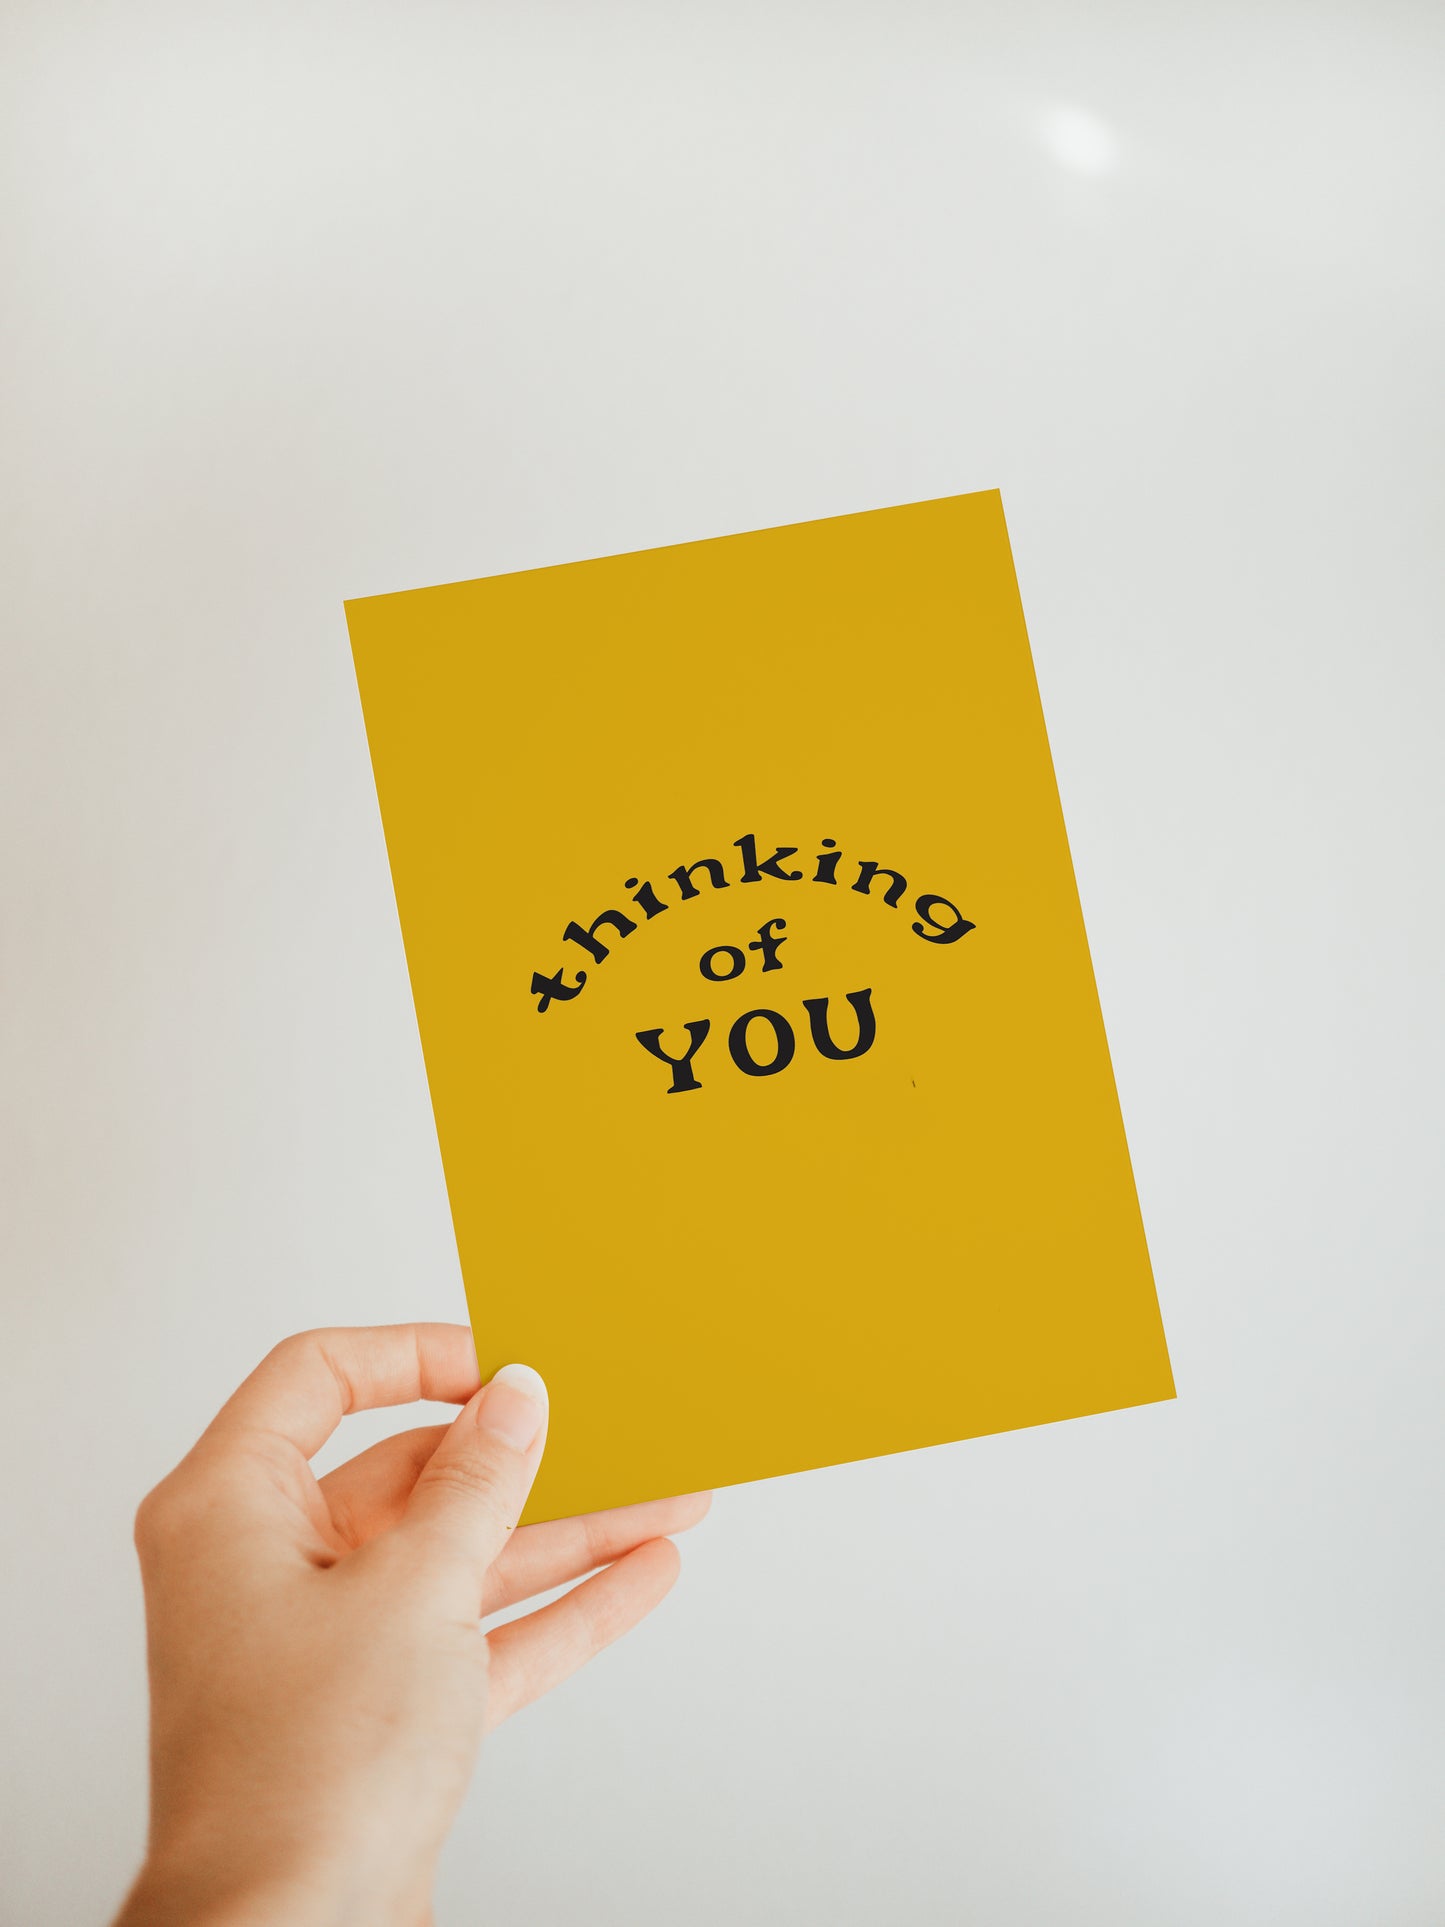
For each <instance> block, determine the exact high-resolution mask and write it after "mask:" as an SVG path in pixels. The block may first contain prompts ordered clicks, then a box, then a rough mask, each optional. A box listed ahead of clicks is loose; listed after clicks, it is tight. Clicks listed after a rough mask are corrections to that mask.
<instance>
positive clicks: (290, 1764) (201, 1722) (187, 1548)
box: [118, 1325, 708, 1927]
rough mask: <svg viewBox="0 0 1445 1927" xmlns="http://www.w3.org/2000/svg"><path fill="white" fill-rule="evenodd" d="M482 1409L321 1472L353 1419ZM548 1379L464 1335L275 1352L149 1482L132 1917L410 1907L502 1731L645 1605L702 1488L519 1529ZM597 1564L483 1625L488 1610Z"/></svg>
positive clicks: (375, 1914)
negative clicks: (413, 1404)
mask: <svg viewBox="0 0 1445 1927" xmlns="http://www.w3.org/2000/svg"><path fill="white" fill-rule="evenodd" d="M417 1398H428V1399H441V1400H445V1401H447V1402H449V1403H453V1404H462V1405H463V1410H462V1412H461V1414H460V1416H459V1417H458V1418H457V1419H456V1421H455V1422H454V1423H453V1424H452V1425H451V1426H441V1425H432V1426H422V1427H420V1428H419V1429H417V1430H415V1431H410V1432H403V1433H400V1434H398V1435H397V1436H395V1437H393V1438H390V1439H386V1440H384V1441H383V1442H382V1443H381V1444H379V1445H375V1446H373V1447H372V1448H371V1450H370V1451H368V1452H363V1453H361V1454H360V1455H359V1456H358V1457H357V1458H354V1459H352V1460H351V1461H350V1462H349V1463H348V1464H346V1465H343V1466H341V1467H339V1468H338V1470H336V1471H335V1472H332V1473H329V1474H328V1475H327V1476H326V1477H325V1478H324V1479H321V1480H319V1481H318V1480H317V1479H316V1478H315V1477H314V1476H313V1474H312V1471H311V1467H310V1464H309V1463H308V1461H309V1460H310V1459H311V1457H312V1455H313V1454H314V1453H316V1452H318V1451H319V1450H320V1449H321V1447H322V1446H323V1445H324V1444H325V1442H326V1440H327V1439H328V1438H329V1437H330V1436H331V1434H332V1432H333V1431H334V1430H335V1429H336V1425H337V1422H338V1421H339V1420H340V1419H341V1417H342V1416H343V1415H344V1414H345V1413H347V1412H358V1411H363V1410H366V1409H368V1408H370V1407H373V1406H379V1405H399V1404H403V1403H405V1402H408V1401H410V1400H412V1399H417ZM546 1423H547V1407H546V1393H545V1389H544V1388H543V1386H542V1381H541V1380H540V1379H539V1378H538V1377H537V1375H536V1373H535V1372H532V1371H529V1370H528V1369H527V1367H525V1366H519V1365H509V1366H507V1367H506V1368H505V1369H504V1370H503V1371H502V1372H499V1373H498V1374H497V1376H496V1377H495V1378H494V1379H493V1380H492V1381H491V1383H490V1384H489V1385H487V1386H486V1387H484V1388H482V1389H480V1390H479V1389H478V1379H477V1366H476V1355H475V1353H474V1351H473V1349H472V1339H471V1334H470V1332H468V1331H467V1329H466V1327H465V1326H460V1325H392V1326H377V1327H373V1328H371V1329H359V1330H350V1331H323V1332H308V1333H306V1334H305V1335H303V1336H301V1337H298V1338H288V1339H287V1340H286V1341H285V1343H284V1344H281V1345H278V1346H277V1348H276V1349H275V1351H273V1352H272V1353H271V1354H270V1356H269V1357H268V1358H266V1359H265V1360H264V1361H263V1363H262V1364H261V1365H260V1366H259V1367H258V1368H257V1370H256V1371H255V1372H253V1373H252V1374H251V1376H250V1378H248V1379H247V1380H246V1382H245V1384H244V1385H243V1386H242V1387H241V1389H240V1390H239V1391H238V1392H237V1393H236V1394H235V1396H234V1397H233V1398H232V1399H231V1400H230V1401H229V1402H228V1403H227V1404H226V1405H225V1406H224V1407H223V1408H222V1410H221V1411H220V1413H219V1414H218V1416H217V1417H216V1418H215V1419H214V1420H213V1421H212V1423H211V1425H210V1426H209V1427H208V1428H207V1430H206V1432H205V1433H204V1434H203V1436H202V1437H201V1439H200V1441H199V1442H198V1443H197V1444H196V1446H195V1447H194V1448H193V1449H192V1451H191V1452H190V1453H189V1454H188V1455H187V1457H186V1458H185V1459H184V1460H183V1461H182V1462H181V1464H180V1465H179V1466H177V1468H176V1470H175V1471H174V1472H172V1473H171V1474H170V1476H169V1477H168V1478H166V1479H164V1480H162V1482H161V1484H160V1485H158V1486H157V1487H156V1489H155V1491H154V1492H152V1493H151V1494H150V1496H149V1497H148V1498H147V1499H146V1500H145V1501H144V1503H143V1504H142V1506H141V1508H140V1512H139V1514H138V1516H137V1519H136V1545H137V1548H138V1550H139V1553H140V1562H141V1572H142V1577H143V1579H144V1582H145V1594H146V1623H147V1632H148V1644H149V1652H150V1676H151V1832H150V1842H149V1847H148V1852H147V1858H146V1864H145V1867H144V1869H143V1870H142V1873H141V1876H140V1879H139V1880H138V1882H137V1883H136V1886H135V1888H134V1890H133V1891H132V1893H131V1896H130V1899H129V1900H128V1901H127V1903H126V1906H125V1908H124V1910H123V1911H122V1913H121V1916H120V1921H119V1923H118V1927H160V1924H161V1923H171V1922H176V1923H180V1922H185V1923H186V1927H201V1923H217V1924H218V1927H219V1923H223V1922H224V1923H226V1927H232V1923H234V1924H235V1927H243V1924H244V1927H250V1924H251V1923H257V1927H259V1924H260V1923H262V1922H264V1923H266V1927H312V1923H316V1927H322V1923H326V1924H327V1927H329V1924H330V1923H333V1922H335V1923H342V1922H345V1923H346V1927H372V1923H375V1927H383V1924H384V1927H413V1923H417V1922H424V1921H425V1920H427V1919H428V1918H429V1908H430V1893H431V1886H432V1879H433V1873H434V1869H435V1865H436V1857H437V1853H438V1850H439V1848H440V1846H441V1843H442V1840H443V1838H444V1837H445V1835H446V1831H447V1828H448V1826H449V1825H450V1823H451V1821H452V1819H453V1817H454V1815H455V1813H456V1810H457V1807H458V1805H459V1803H460V1801H461V1798H462V1794H463V1792H464V1791H465V1788H466V1784H467V1779H468V1776H469V1774H470V1772H471V1768H472V1764H473V1761H474V1759H475V1756H476V1751H477V1747H478V1745H479V1743H480V1741H481V1738H482V1734H483V1732H484V1731H486V1730H487V1729H489V1728H490V1727H493V1726H495V1725H496V1724H497V1722H498V1721H499V1720H503V1719H505V1718H506V1717H507V1715H508V1714H509V1713H513V1712H515V1711H516V1710H517V1708H518V1707H519V1706H524V1705H526V1703H527V1702H528V1701H529V1700H533V1699H536V1698H537V1697H538V1695H539V1694H541V1693H545V1692H546V1691H547V1690H548V1689H549V1688H550V1687H552V1686H555V1685H556V1684H557V1683H558V1681H559V1680H563V1679H565V1678H566V1677H567V1676H568V1674H570V1673H573V1672H575V1671H576V1669H577V1668H578V1667H579V1666H581V1665H583V1664H584V1663H585V1662H586V1661H587V1660H588V1659H590V1658H591V1657H592V1655H593V1654H594V1653H596V1652H598V1651H599V1650H600V1649H601V1648H602V1647H603V1646H606V1645H607V1644H609V1642H610V1641H612V1640H614V1639H616V1638H617V1637H618V1636H619V1635H620V1634H622V1633H625V1632H626V1631H627V1630H628V1629H629V1628H630V1627H632V1626H634V1625H636V1623H637V1622H638V1620H640V1619H641V1618H642V1617H643V1616H644V1615H645V1614H646V1613H648V1612H650V1611H651V1610H652V1608H653V1607H654V1606H655V1605H656V1604H657V1603H658V1601H659V1600H660V1599H661V1598H662V1597H663V1595H664V1594H665V1593H666V1592H667V1591H668V1589H669V1587H670V1586H671V1585H672V1582H673V1580H674V1579H675V1578H676V1576H677V1568H678V1559H677V1553H676V1551H675V1549H674V1548H673V1546H672V1545H671V1543H670V1542H669V1541H668V1540H667V1538H665V1537H664V1536H663V1535H665V1534H667V1533H670V1532H677V1531H680V1530H682V1529H683V1528H684V1527H686V1526H690V1525H692V1524H693V1523H694V1522H695V1521H696V1520H698V1519H700V1518H701V1517H702V1515H703V1513H704V1512H705V1511H706V1510H707V1505H708V1499H707V1497H706V1495H702V1496H698V1497H693V1498H684V1499H664V1500H659V1501H658V1502H656V1503H655V1504H650V1505H639V1506H631V1507H627V1508H624V1509H623V1510H621V1511H617V1512H601V1513H595V1514H593V1515H592V1516H591V1517H590V1518H581V1519H564V1520H559V1521H557V1522H555V1523H551V1524H546V1525H535V1526H527V1527H524V1528H523V1529H522V1530H521V1531H515V1530H514V1527H515V1524H516V1520H517V1517H518V1515H519V1513H520V1512H521V1509H522V1505H523V1503H524V1501H525V1499H526V1496H527V1493H528V1491H529V1490H530V1488H531V1484H532V1480H533V1478H534V1477H535V1475H536V1471H537V1465H538V1462H539V1461H540V1459H541V1456H542V1447H543V1443H544V1439H545V1435H546ZM596 1567H602V1568H603V1570H602V1571H600V1572H597V1573H596V1574H595V1576H594V1577H593V1578H591V1579H588V1580H587V1581H586V1583H585V1584H583V1585H581V1586H577V1587H575V1588H574V1589H573V1590H572V1591H571V1592H569V1593H567V1594H566V1595H565V1596H564V1597H563V1598H561V1599H559V1600H556V1601H554V1602H553V1604H551V1605H549V1606H544V1607H543V1608H541V1609H540V1610H539V1611H536V1612H533V1613H530V1614H529V1615H527V1617H525V1618H523V1619H517V1620H514V1621H512V1622H511V1623H509V1624H508V1625H505V1626H502V1627H499V1628H498V1629H496V1630H495V1631H493V1632H490V1633H488V1634H486V1635H485V1636H484V1635H483V1633H482V1631H481V1627H480V1619H481V1618H482V1617H484V1616H485V1615H487V1614H489V1613H493V1612H496V1611H498V1610H499V1609H500V1608H502V1607H504V1606H510V1605H512V1604H514V1603H515V1602H516V1601H518V1600H522V1599H528V1598H530V1597H532V1595H533V1594H535V1593H538V1592H544V1591H546V1590H547V1589H548V1588H550V1587H553V1586H557V1585H560V1584H562V1583H563V1582H564V1581H566V1580H569V1579H575V1578H578V1577H579V1576H580V1575H582V1574H583V1573H587V1572H591V1571H593V1569H594V1568H596Z"/></svg>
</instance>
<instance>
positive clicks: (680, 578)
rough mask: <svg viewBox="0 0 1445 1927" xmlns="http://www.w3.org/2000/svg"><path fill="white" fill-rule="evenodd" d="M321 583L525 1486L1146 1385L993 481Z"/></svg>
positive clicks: (487, 1348) (1096, 1401)
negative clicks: (482, 564) (527, 1445)
mask: <svg viewBox="0 0 1445 1927" xmlns="http://www.w3.org/2000/svg"><path fill="white" fill-rule="evenodd" d="M347 615H348V620H349V624H350V630H351V639H352V646H353V650H354V653H355V659H356V669H357V676H358V679H359V683H360V689H361V700H362V707H363V711H364V713H365V719H366V729H367V735H368V737H369V740H370V745H371V755H372V762H373V767H374V769H375V773H376V784H377V790H378V793H379V796H380V801H381V813H382V821H383V824H384V826H385V831H386V841H387V848H388V850H389V852H390V857H391V868H392V876H393V879H394V881H395V885H396V897H397V903H398V906H399V910H400V915H401V927H402V933H403V936H404V939H405V943H406V953H407V960H408V964H409V967H410V972H411V982H412V990H413V994H414V996H415V1000H416V1010H417V1018H418V1022H419V1024H420V1027H421V1038H422V1046H423V1050H424V1052H425V1057H426V1065H427V1075H428V1078H429V1080H430V1085H431V1096H432V1103H433V1106H434V1109H435V1114H436V1122H437V1131H438V1135H439V1138H440V1143H441V1152H442V1160H443V1164H444V1167H445V1171H446V1179H447V1187H448V1192H449V1195H450V1199H451V1208H452V1216H453V1221H454V1224H455V1228H456V1236H457V1244H458V1248H459V1251H460V1254H461V1264H462V1272H463V1276H464V1278H465V1281H466V1288H467V1295H468V1299H469V1301H470V1306H471V1315H472V1323H473V1327H474V1330H475V1333H476V1340H477V1350H478V1354H479V1358H480V1362H481V1365H482V1369H483V1372H484V1373H490V1372H491V1371H493V1370H494V1369H496V1368H497V1367H498V1366H500V1365H502V1364H504V1363H506V1362H507V1361H508V1360H509V1359H522V1360H525V1361H526V1362H528V1363H529V1364H532V1365H535V1366H536V1367H537V1368H538V1369H539V1370H540V1371H541V1372H542V1373H543V1374H544V1375H545V1377H546V1379H547V1381H548V1384H549V1386H550V1388H551V1393H552V1400H553V1417H552V1427H551V1434H550V1441H549V1445H548V1450H547V1456H546V1460H545V1463H544V1465H543V1467H542V1472H541V1476H540V1478H539V1479H538V1482H537V1486H536V1490H535V1493H534V1495H533V1499H532V1503H531V1506H530V1508H529V1510H528V1514H527V1516H528V1518H533V1519H536V1518H550V1517H556V1516H559V1515H562V1514H567V1513H573V1512H581V1511H590V1510H593V1509H595V1508H598V1507H602V1506H611V1505H620V1504H624V1503H627V1502H630V1501H633V1500H639V1499H647V1498H652V1497H657V1496H661V1495H664V1494H668V1493H674V1492H684V1491H691V1490H693V1489H695V1488H699V1487H706V1486H715V1485H726V1484H732V1483H735V1482H737V1481H740V1480H745V1479H759V1478H766V1477H768V1476H770V1475H771V1474H774V1473H780V1472H793V1471H797V1470H800V1469H802V1468H804V1467H807V1466H819V1465H828V1464H833V1463H836V1462H838V1461H841V1460H846V1459H856V1458H861V1457H867V1456H871V1455H873V1454H876V1453H882V1452H897V1451H902V1450H905V1449H907V1448H909V1447H913V1446H923V1445H932V1444H936V1443H939V1442H941V1441H943V1440H948V1439H960V1438H967V1437H972V1436H977V1435H979V1434H982V1433H986V1432H999V1431H1004V1430H1008V1429H1011V1428H1013V1427H1015V1426H1024V1425H1037V1424H1041V1423H1044V1422H1045V1421H1048V1420H1052V1419H1062V1418H1071V1417H1075V1416H1078V1415H1080V1414H1083V1413H1087V1412H1100V1411H1106V1410H1110V1409H1113V1408H1115V1407H1118V1406H1126V1405H1137V1404H1143V1403H1146V1402H1148V1401H1150V1400H1154V1399H1163V1398H1169V1397H1171V1396H1172V1395H1173V1383H1172V1380H1171V1377H1170V1369H1169V1359H1168V1354H1167V1351H1166V1349H1165V1342H1164V1334H1163V1330H1162V1328H1161V1325H1160V1319H1159V1310H1158V1305H1157V1302H1156V1298H1155V1293H1154V1285H1153V1280H1152V1278H1151V1274H1150V1268H1149V1258H1148V1253H1147V1250H1146V1248H1145V1242H1144V1232H1143V1228H1142V1225H1141V1222H1140V1215H1139V1207H1138V1203H1137V1200H1136V1197H1135V1190H1134V1183H1133V1178H1132V1175H1131V1172H1130V1166H1129V1154H1128V1150H1127V1147H1126V1145H1125V1140H1124V1129H1123V1124H1122V1121H1121V1119H1120V1115H1119V1105H1118V1100H1117V1097H1116V1095H1115V1089H1114V1080H1113V1074H1112V1071H1111V1068H1110V1063H1109V1052H1108V1046H1107V1044H1106V1041H1105V1037H1104V1028H1103V1023H1102V1020H1101V1017H1100V1013H1099V1004H1098V998H1097V995H1096V993H1095V988H1094V979H1093V973H1092V970H1091V967H1090V962H1089V952H1088V945H1087V942H1086V939H1085V935H1084V925H1083V920H1082V917H1081V915H1080V910H1079V902H1078V895H1077V892H1076V889H1075V884H1074V877H1073V871H1072V867H1071V864H1070V860H1069V851H1068V844H1067V840H1066V837H1065V833H1064V823H1063V817H1062V815H1061V813H1060V808H1059V799H1058V792H1057V789H1056V786H1055V782H1054V774H1053V768H1052V764H1051V762H1050V757H1049V746H1048V741H1047V738H1046V735H1045V732H1044V720H1043V715H1042V712H1041V710H1040V706H1039V697H1038V691H1037V687H1036V685H1035V681H1034V673H1033V667H1032V662H1031V659H1030V655H1029V647H1028V639H1027V636H1026V635H1025V631H1024V623H1023V615H1022V611H1021V609H1020V606H1019V597H1018V590H1017V587H1016V584H1015V581H1014V573H1013V565H1012V561H1011V557H1010V553H1009V545H1008V536H1007V533H1006V530H1005V527H1004V519H1003V511H1002V507H1001V505H1000V501H999V497H998V495H997V494H996V493H988V494H980V495H966V496H958V497H953V498H949V499H946V500H943V501H936V502H920V503H916V504H913V505H911V506H908V507H905V508H892V509H881V510H878V511H876V512H875V513H871V514H865V515H847V516H839V517H836V518H834V519H830V520H828V521H821V522H808V523H802V524H800V525H798V526H796V527H791V528H779V529H765V530H762V531H760V532H758V533H756V534H751V535H735V536H727V537H723V538H722V539H720V540H717V541H707V542H693V543H687V544H684V545H682V546H680V547H676V548H666V549H656V550H652V551H648V552H644V553H641V554H634V555H619V556H609V557H607V558H605V559H603V560H600V561H593V562H577V563H572V564H569V565H567V566H564V567H559V568H551V569H537V570H532V571H528V572H527V573H524V574H517V575H507V576H495V577H489V578H487V579H485V580H482V581H477V582H460V583H452V584H449V585H447V586H446V587H443V588H434V589H418V590H413V591H411V592H409V593H406V594H400V595H386V596H373V597H368V598H367V599H365V600H364V601H358V602H352V603H350V604H349V605H348V609H347Z"/></svg>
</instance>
